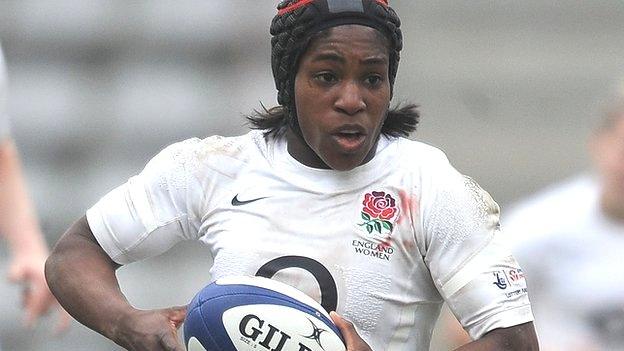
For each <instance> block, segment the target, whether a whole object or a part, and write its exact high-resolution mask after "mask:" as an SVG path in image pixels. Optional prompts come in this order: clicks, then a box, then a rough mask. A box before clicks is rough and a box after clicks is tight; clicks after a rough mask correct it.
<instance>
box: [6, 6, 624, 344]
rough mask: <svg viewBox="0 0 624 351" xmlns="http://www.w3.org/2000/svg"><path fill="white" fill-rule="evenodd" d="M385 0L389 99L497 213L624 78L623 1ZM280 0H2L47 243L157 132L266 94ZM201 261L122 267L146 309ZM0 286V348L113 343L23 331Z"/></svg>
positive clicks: (214, 119)
mask: <svg viewBox="0 0 624 351" xmlns="http://www.w3.org/2000/svg"><path fill="white" fill-rule="evenodd" d="M391 3H392V5H393V7H394V8H395V9H396V10H397V12H398V13H399V14H400V15H401V18H402V20H403V28H404V36H405V49H404V51H403V55H402V63H401V65H400V68H399V75H398V78H397V83H396V86H395V101H414V102H416V103H418V104H420V105H421V112H422V119H421V125H420V127H419V130H418V131H417V133H415V134H414V138H416V139H419V140H422V141H425V142H427V143H430V144H433V145H436V146H438V147H440V148H442V149H443V150H445V151H446V153H447V155H448V156H449V158H450V160H451V162H452V163H453V164H454V165H455V166H456V167H457V168H458V169H459V170H460V171H461V172H462V173H465V174H468V175H471V176H472V177H473V178H475V179H476V180H477V181H478V182H479V183H480V184H481V185H482V186H483V187H484V188H485V189H487V190H488V191H489V192H490V193H491V194H492V195H493V197H494V198H495V199H496V200H497V201H498V202H499V203H500V204H501V205H502V209H503V213H504V211H505V205H506V204H509V203H510V202H512V201H513V200H515V199H517V198H519V197H521V196H524V195H527V194H529V193H532V192H534V191H536V190H538V189H540V188H542V187H543V186H545V185H547V184H549V183H551V182H553V181H556V180H560V179H563V178H566V177H569V176H572V175H574V174H576V173H578V172H579V171H582V170H583V169H585V167H586V166H587V165H588V160H587V157H586V156H585V155H586V152H585V140H586V138H587V137H588V135H589V133H590V129H591V128H592V126H593V125H595V123H596V120H597V118H598V114H599V110H598V106H599V105H600V103H601V102H602V101H603V100H604V99H605V98H606V97H607V96H608V95H609V94H610V93H611V92H612V91H614V90H615V89H616V88H617V82H618V81H619V80H620V79H621V78H623V77H624V65H623V64H622V62H623V58H624V40H622V34H623V32H622V29H623V23H624V2H622V1H621V0H594V1H573V0H568V1H542V0H524V1H507V0H498V1H485V0H473V1H447V0H426V1H425V0H419V1H413V0H394V1H392V2H391ZM276 4H277V1H275V0H260V1H258V0H227V1H215V0H204V1H200V0H176V1H173V0H171V1H167V0H149V1H148V0H136V1H122V0H54V1H52V0H0V40H1V41H2V45H3V48H4V52H5V56H6V61H7V66H8V74H9V113H10V115H11V116H12V129H13V136H14V137H15V139H16V142H17V145H18V147H19V149H20V152H21V157H22V160H23V163H24V170H25V173H26V176H27V180H28V182H29V186H30V192H31V197H32V198H33V200H34V202H35V203H36V205H37V210H38V213H39V216H40V219H41V222H42V226H43V230H44V232H45V234H46V238H47V240H48V243H49V244H50V245H53V244H54V242H55V241H56V240H57V239H58V238H59V236H60V235H61V234H62V233H63V231H64V230H65V229H66V228H67V227H68V226H69V225H70V224H71V222H72V221H73V220H75V219H77V218H78V217H80V216H81V215H82V214H84V212H85V210H86V209H87V208H88V207H90V206H91V205H92V204H93V203H94V202H95V201H97V200H98V199H99V197H100V196H102V195H103V194H104V193H106V192H107V191H109V190H111V189H112V188H113V187H115V186H117V185H119V184H121V183H122V182H124V181H125V180H126V179H127V178H128V177H130V176H131V175H133V174H135V173H137V172H138V171H140V170H141V169H142V167H143V166H144V165H145V163H146V162H147V161H148V160H149V158H151V156H153V155H154V154H156V153H157V152H158V151H159V150H160V149H162V148H163V147H165V146H166V145H168V144H171V143H172V142H175V141H179V140H183V139H186V138H189V137H193V136H198V137H205V136H209V135H212V134H222V135H236V134H242V133H244V132H245V131H246V130H247V128H246V126H245V120H244V117H243V116H244V115H245V114H247V113H249V112H250V111H251V110H252V109H254V108H258V107H259V106H260V103H261V102H262V103H264V104H265V105H267V106H272V105H274V104H275V89H274V84H273V80H272V76H271V70H270V59H269V55H270V43H269V34H268V27H269V23H270V20H271V18H272V16H273V14H274V7H275V5H276ZM503 224H504V223H503ZM1 257H2V259H5V258H6V255H3V256H1ZM209 267H210V258H209V257H208V256H207V254H206V251H205V250H204V249H202V248H201V247H196V246H195V245H192V244H184V245H181V246H179V247H176V248H175V249H174V251H173V252H170V253H168V254H166V255H164V256H162V257H157V258H154V259H150V260H148V261H145V262H140V263H137V264H133V265H130V266H128V267H124V268H122V269H121V270H120V272H119V276H120V279H121V282H122V288H123V290H124V291H125V292H126V293H127V294H128V296H129V298H130V300H131V301H132V302H133V303H134V304H135V305H137V306H139V307H144V308H154V307H164V306H168V305H171V304H184V303H186V302H187V301H188V300H190V298H191V297H192V296H193V294H194V293H195V292H196V291H197V290H198V289H199V288H200V287H202V286H203V285H204V284H205V283H206V282H208V280H209V277H208V269H209ZM0 270H2V272H0V273H2V274H3V276H4V275H5V273H6V272H5V271H6V265H5V264H0ZM0 301H2V303H0V342H1V345H2V348H3V350H21V351H30V350H66V351H70V350H118V349H119V348H117V347H116V346H115V345H114V344H112V343H111V342H108V341H106V340H105V339H104V338H103V337H101V336H99V335H98V334H95V333H94V332H91V331H89V330H87V329H86V328H84V327H81V326H80V325H79V324H77V323H75V322H74V325H73V328H72V329H71V331H70V332H69V333H67V334H65V335H63V336H60V337H57V338H53V337H51V334H52V332H51V329H52V325H53V322H54V320H53V319H52V318H49V320H46V321H44V323H43V324H42V325H40V326H39V327H37V329H35V330H32V331H24V330H23V329H22V328H21V326H20V324H21V321H20V318H21V312H20V308H19V306H16V305H15V302H17V301H19V290H18V288H17V287H14V286H11V285H9V284H8V283H6V282H4V281H2V282H0Z"/></svg>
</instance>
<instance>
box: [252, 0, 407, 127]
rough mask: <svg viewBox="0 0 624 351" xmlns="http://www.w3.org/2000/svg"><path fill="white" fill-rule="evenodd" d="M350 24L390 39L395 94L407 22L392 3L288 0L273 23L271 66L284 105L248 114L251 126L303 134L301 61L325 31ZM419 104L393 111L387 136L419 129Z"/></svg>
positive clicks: (379, 0) (390, 71) (390, 73)
mask: <svg viewBox="0 0 624 351" xmlns="http://www.w3.org/2000/svg"><path fill="white" fill-rule="evenodd" d="M344 24H361V25H365V26H369V27H372V28H375V29H377V30H378V31H380V32H381V33H382V34H383V35H384V36H385V37H386V38H387V39H388V41H389V54H390V62H389V68H388V77H389V80H390V89H391V91H392V89H393V86H394V80H395V78H396V74H397V70H398V65H399V60H400V52H401V49H402V48H403V35H402V33H401V29H400V27H401V20H400V19H399V17H398V15H397V14H396V12H395V11H394V10H393V9H392V8H391V7H389V6H388V1H387V0H350V1H339V2H336V1H335V0H284V1H282V2H281V3H280V4H279V5H278V14H277V16H275V17H274V18H273V21H272V23H271V34H272V35H273V37H272V38H271V66H272V69H273V78H274V79H275V87H276V88H277V91H278V94H277V101H278V103H279V106H276V107H272V108H269V109H267V108H266V107H265V106H262V109H261V110H256V111H254V114H252V115H251V116H248V117H247V119H248V120H249V122H250V124H251V127H252V128H254V129H262V130H266V133H265V135H272V134H274V135H278V134H282V133H283V132H285V131H286V129H287V128H288V127H289V126H290V127H291V128H292V129H293V131H295V132H296V133H298V134H301V131H300V129H299V123H298V121H297V112H296V107H295V93H294V85H295V76H296V75H297V69H298V65H299V58H300V57H301V56H302V55H303V53H304V52H305V50H306V48H307V47H308V46H309V44H310V42H311V40H313V39H315V38H316V37H317V36H318V35H324V33H325V32H326V31H325V30H326V29H328V28H331V27H334V26H338V25H344ZM416 108H417V106H416V105H414V104H407V105H405V106H404V107H395V108H393V109H391V110H390V111H388V115H387V118H386V120H385V122H384V125H383V127H382V133H383V134H386V135H392V136H399V135H403V136H407V135H409V133H411V132H413V131H414V130H416V126H417V124H418V119H419V114H418V111H417V109H416Z"/></svg>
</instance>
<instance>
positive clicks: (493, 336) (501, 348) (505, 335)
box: [456, 322, 539, 351]
mask: <svg viewBox="0 0 624 351" xmlns="http://www.w3.org/2000/svg"><path fill="white" fill-rule="evenodd" d="M473 350H474V351H489V350H492V351H507V350H508V351H515V350H518V351H520V350H522V351H536V350H539V345H538V342H537V334H536V332H535V328H534V326H533V322H529V323H524V324H520V325H515V326H513V327H509V328H499V329H494V330H492V331H490V332H488V333H486V334H485V335H483V336H482V337H481V338H480V339H478V340H475V341H473V342H470V343H468V344H466V345H464V346H462V347H460V348H458V349H457V350H456V351H473Z"/></svg>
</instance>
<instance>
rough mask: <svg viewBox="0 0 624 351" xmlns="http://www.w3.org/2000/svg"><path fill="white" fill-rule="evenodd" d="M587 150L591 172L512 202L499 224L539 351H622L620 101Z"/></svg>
mask: <svg viewBox="0 0 624 351" xmlns="http://www.w3.org/2000/svg"><path fill="white" fill-rule="evenodd" d="M588 146H589V154H590V156H591V160H592V165H593V169H592V171H591V172H589V173H587V174H583V175H579V176H577V177H575V178H573V179H570V180H567V181H564V182H561V183H558V184H555V185H553V186H551V187H549V188H547V189H545V190H543V191H542V192H539V193H537V194H535V195H533V196H531V197H528V198H526V199H524V200H522V201H520V202H519V203H517V204H516V205H515V206H514V207H513V208H512V210H511V211H509V216H508V217H506V218H505V221H504V224H505V228H506V229H505V230H506V232H507V233H508V234H507V235H509V236H510V237H511V238H512V239H513V250H514V253H515V255H516V257H517V258H518V260H519V261H520V263H521V264H522V267H523V268H524V269H525V272H526V274H527V276H528V285H529V287H530V289H531V301H532V302H533V306H534V309H535V314H536V326H537V329H538V333H539V336H540V340H541V342H542V345H543V349H544V350H624V275H623V274H622V273H621V262H622V253H624V96H619V97H618V98H617V99H615V101H612V102H611V104H610V105H609V106H608V107H607V108H606V111H605V116H604V119H603V122H602V123H601V124H600V125H599V126H598V128H596V130H595V131H594V132H593V133H592V135H591V137H590V140H589V143H588Z"/></svg>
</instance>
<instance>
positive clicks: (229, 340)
mask: <svg viewBox="0 0 624 351" xmlns="http://www.w3.org/2000/svg"><path fill="white" fill-rule="evenodd" d="M184 341H185V345H186V348H187V350H189V351H203V350H210V351H252V350H253V351H264V350H268V351H344V350H346V348H345V345H344V342H343V340H342V336H341V335H340V331H339V330H338V328H337V327H336V326H335V325H334V323H333V322H332V320H331V319H330V317H329V314H328V313H327V312H326V311H325V310H324V309H323V307H322V306H321V305H320V304H319V303H317V302H316V301H314V300H313V299H312V298H310V297H309V296H307V295H306V294H304V293H303V292H301V291H299V290H297V289H295V288H294V287H292V286H289V285H286V284H283V283H280V282H278V281H275V280H271V279H267V278H261V277H249V276H232V277H226V278H221V279H219V280H217V281H216V282H214V283H211V284H209V285H207V286H206V287H205V288H203V289H202V290H201V291H200V292H199V293H197V295H195V297H194V298H193V300H192V301H191V303H190V304H189V306H188V310H187V315H186V320H185V322H184Z"/></svg>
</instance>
